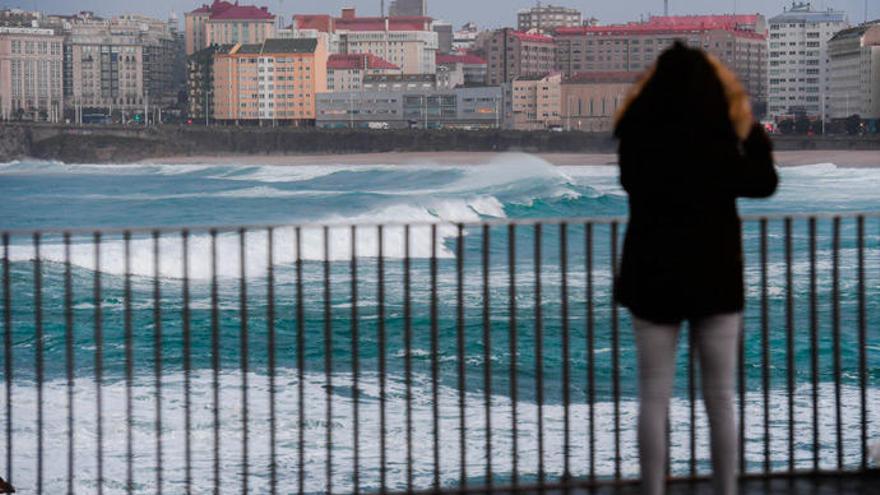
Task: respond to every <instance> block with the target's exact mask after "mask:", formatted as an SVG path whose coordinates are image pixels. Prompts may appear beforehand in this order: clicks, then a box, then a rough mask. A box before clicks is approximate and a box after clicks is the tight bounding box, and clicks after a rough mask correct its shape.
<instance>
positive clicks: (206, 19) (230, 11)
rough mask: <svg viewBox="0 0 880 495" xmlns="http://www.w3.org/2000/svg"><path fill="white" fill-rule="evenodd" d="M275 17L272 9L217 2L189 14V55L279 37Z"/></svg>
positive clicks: (186, 16) (187, 52) (187, 37)
mask: <svg viewBox="0 0 880 495" xmlns="http://www.w3.org/2000/svg"><path fill="white" fill-rule="evenodd" d="M275 22H276V21H275V16H274V15H273V14H271V13H270V12H269V8H268V7H257V6H254V5H239V4H238V1H236V2H235V3H231V2H227V1H223V0H214V2H213V3H211V4H210V5H208V4H204V5H202V6H201V7H199V8H197V9H195V10H193V11H191V12H188V13H186V15H185V16H184V23H185V26H186V54H187V55H192V54H193V53H195V52H197V51H199V50H201V49H203V48H206V47H208V46H210V45H215V44H217V45H222V44H233V45H234V44H236V43H243V44H259V43H262V42H263V40H265V39H268V38H273V37H275V28H276V26H275Z"/></svg>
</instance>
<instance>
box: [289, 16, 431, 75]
mask: <svg viewBox="0 0 880 495" xmlns="http://www.w3.org/2000/svg"><path fill="white" fill-rule="evenodd" d="M294 29H295V30H296V31H297V32H300V33H308V34H309V36H317V35H318V33H328V34H330V35H332V36H333V37H334V38H335V43H336V45H335V46H336V52H337V53H342V54H358V53H371V54H373V55H375V56H377V57H379V58H382V59H384V60H387V61H388V62H391V63H392V64H394V65H397V66H399V67H400V68H401V70H402V71H403V73H404V74H433V73H434V72H435V71H436V56H437V49H438V41H437V40H438V37H437V33H435V32H434V31H432V29H431V18H430V17H423V16H416V17H359V16H358V15H357V12H356V11H355V9H353V8H348V9H343V10H342V15H341V16H340V17H331V16H329V15H297V16H295V17H294Z"/></svg>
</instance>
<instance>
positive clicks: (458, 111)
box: [317, 87, 505, 129]
mask: <svg viewBox="0 0 880 495" xmlns="http://www.w3.org/2000/svg"><path fill="white" fill-rule="evenodd" d="M504 108H505V104H504V92H503V91H502V88H500V87H481V88H455V89H429V90H415V91H381V90H379V91H350V92H342V93H324V94H321V95H318V118H317V126H318V127H322V128H370V127H372V128H378V129H384V128H390V129H407V128H418V129H439V128H464V129H481V128H500V127H503V125H504V122H503V116H504Z"/></svg>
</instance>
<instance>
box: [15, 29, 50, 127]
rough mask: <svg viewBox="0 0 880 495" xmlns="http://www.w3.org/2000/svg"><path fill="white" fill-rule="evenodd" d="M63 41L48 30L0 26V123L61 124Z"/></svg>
mask: <svg viewBox="0 0 880 495" xmlns="http://www.w3.org/2000/svg"><path fill="white" fill-rule="evenodd" d="M63 42H64V38H63V37H62V36H59V35H56V34H55V32H54V31H53V30H51V29H39V28H23V27H0V120H13V119H19V118H23V119H28V120H44V121H49V122H60V121H61V119H62V116H63V111H64V92H63V81H64V78H63V69H62V67H63V62H64V50H63Z"/></svg>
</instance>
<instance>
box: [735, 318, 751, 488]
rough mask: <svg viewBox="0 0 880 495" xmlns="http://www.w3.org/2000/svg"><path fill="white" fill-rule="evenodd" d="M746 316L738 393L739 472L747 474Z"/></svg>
mask: <svg viewBox="0 0 880 495" xmlns="http://www.w3.org/2000/svg"><path fill="white" fill-rule="evenodd" d="M745 326H746V325H745V318H741V319H740V329H739V338H738V339H737V346H736V347H737V359H736V361H737V364H736V374H737V389H738V390H737V393H738V394H739V438H738V440H739V442H738V443H739V472H740V474H742V475H745V474H747V471H748V466H747V465H746V442H747V441H748V439H747V438H746V368H745V353H746V351H745V334H746V328H745Z"/></svg>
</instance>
